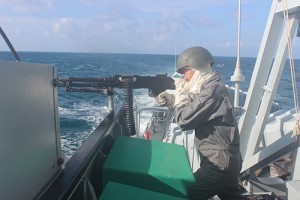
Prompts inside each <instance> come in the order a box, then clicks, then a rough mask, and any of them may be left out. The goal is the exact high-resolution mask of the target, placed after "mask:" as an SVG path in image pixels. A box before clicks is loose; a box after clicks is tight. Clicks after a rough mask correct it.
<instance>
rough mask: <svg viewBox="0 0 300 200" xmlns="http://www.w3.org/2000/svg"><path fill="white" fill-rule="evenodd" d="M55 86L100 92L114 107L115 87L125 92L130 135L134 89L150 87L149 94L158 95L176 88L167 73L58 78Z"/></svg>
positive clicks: (72, 89) (133, 124)
mask: <svg viewBox="0 0 300 200" xmlns="http://www.w3.org/2000/svg"><path fill="white" fill-rule="evenodd" d="M54 84H55V86H58V87H66V90H67V91H68V92H98V93H101V94H104V95H108V96H109V97H110V98H109V107H110V108H111V109H113V96H114V94H115V92H114V88H122V89H123V92H124V94H123V95H124V107H125V120H126V124H127V129H128V133H129V135H134V134H135V133H136V131H135V122H134V114H133V89H141V88H148V90H149V96H151V97H156V96H157V95H158V94H160V93H161V92H163V91H165V90H167V89H175V85H174V80H173V79H172V78H170V77H167V74H161V75H156V76H136V75H134V76H131V75H114V76H112V77H108V78H76V77H74V78H71V77H68V78H64V77H63V78H57V79H55V80H54Z"/></svg>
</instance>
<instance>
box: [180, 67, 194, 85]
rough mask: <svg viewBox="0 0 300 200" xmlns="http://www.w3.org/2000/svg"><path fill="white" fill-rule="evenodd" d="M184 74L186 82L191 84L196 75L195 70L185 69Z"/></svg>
mask: <svg viewBox="0 0 300 200" xmlns="http://www.w3.org/2000/svg"><path fill="white" fill-rule="evenodd" d="M183 73H184V80H185V81H186V82H189V81H190V80H191V78H192V77H193V75H194V73H195V70H193V69H185V70H184V71H183Z"/></svg>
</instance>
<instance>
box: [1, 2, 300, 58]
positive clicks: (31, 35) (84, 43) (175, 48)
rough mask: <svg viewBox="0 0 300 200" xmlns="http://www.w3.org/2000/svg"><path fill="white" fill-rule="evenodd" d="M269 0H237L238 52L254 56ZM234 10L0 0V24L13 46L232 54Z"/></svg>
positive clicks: (298, 47) (232, 6) (230, 6)
mask: <svg viewBox="0 0 300 200" xmlns="http://www.w3.org/2000/svg"><path fill="white" fill-rule="evenodd" d="M271 4H272V0H242V9H241V10H242V22H241V50H240V52H241V56H242V57H243V56H244V57H256V55H257V53H258V49H259V45H260V42H261V38H262V36H263V32H264V26H265V24H266V21H267V17H268V14H269V10H270V7H271ZM237 16H238V0H151V1H145V0H0V26H1V27H2V29H3V30H4V31H5V33H6V35H7V36H8V38H9V39H10V41H11V43H12V44H13V46H14V47H15V49H16V51H46V52H100V53H145V54H175V53H176V54H179V53H180V52H181V51H183V50H184V49H186V48H188V47H191V46H203V47H205V48H207V49H208V50H209V51H211V53H212V54H213V55H216V56H236V55H237V46H238V45H237V35H238V34H237V33H238V20H237ZM293 43H294V44H293V46H295V47H294V48H295V50H294V52H295V51H296V52H300V42H299V39H296V40H294V42H293ZM6 50H9V49H8V47H7V45H6V44H5V43H4V41H3V39H2V38H0V51H6Z"/></svg>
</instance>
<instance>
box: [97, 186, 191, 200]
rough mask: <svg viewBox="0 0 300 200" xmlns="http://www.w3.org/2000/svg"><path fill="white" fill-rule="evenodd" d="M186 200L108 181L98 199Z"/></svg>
mask: <svg viewBox="0 0 300 200" xmlns="http://www.w3.org/2000/svg"><path fill="white" fill-rule="evenodd" d="M116 191H117V192H116ZM120 199H128V200H186V198H180V197H174V196H170V195H167V194H162V193H158V192H154V191H150V190H145V189H142V188H137V187H133V186H129V185H124V184H120V183H116V182H108V183H107V184H106V186H105V188H104V191H103V192H102V195H101V196H100V198H99V200H120Z"/></svg>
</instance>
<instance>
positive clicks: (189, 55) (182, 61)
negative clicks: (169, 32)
mask: <svg viewBox="0 0 300 200" xmlns="http://www.w3.org/2000/svg"><path fill="white" fill-rule="evenodd" d="M208 64H210V66H212V65H213V64H214V58H213V56H212V55H211V53H210V52H209V51H208V50H206V49H205V48H203V47H191V48H188V49H186V50H184V51H183V52H182V53H181V54H180V56H179V57H178V60H177V72H178V73H182V70H183V69H184V68H190V69H196V70H198V71H201V68H202V67H206V66H208Z"/></svg>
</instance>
